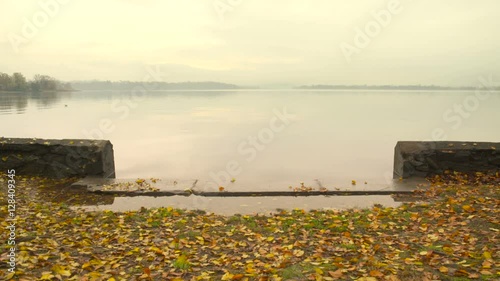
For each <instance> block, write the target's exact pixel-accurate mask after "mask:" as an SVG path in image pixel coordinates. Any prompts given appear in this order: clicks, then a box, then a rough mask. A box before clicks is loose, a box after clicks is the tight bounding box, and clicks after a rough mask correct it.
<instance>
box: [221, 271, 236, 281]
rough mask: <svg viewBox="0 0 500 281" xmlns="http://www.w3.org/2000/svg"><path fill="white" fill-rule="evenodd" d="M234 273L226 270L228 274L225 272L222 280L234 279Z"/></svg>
mask: <svg viewBox="0 0 500 281" xmlns="http://www.w3.org/2000/svg"><path fill="white" fill-rule="evenodd" d="M233 277H234V275H233V274H231V273H229V272H226V274H224V275H223V276H222V278H221V280H231V279H233Z"/></svg>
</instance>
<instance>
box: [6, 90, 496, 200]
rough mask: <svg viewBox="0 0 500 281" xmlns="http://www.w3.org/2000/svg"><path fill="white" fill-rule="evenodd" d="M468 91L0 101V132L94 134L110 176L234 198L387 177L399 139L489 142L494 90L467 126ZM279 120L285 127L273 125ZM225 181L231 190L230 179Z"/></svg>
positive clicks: (93, 95)
mask: <svg viewBox="0 0 500 281" xmlns="http://www.w3.org/2000/svg"><path fill="white" fill-rule="evenodd" d="M471 95H474V92H473V91H434V92H433V91H419V92H417V91H341V90H337V91H310V90H279V91H278V90H276V91H272V90H240V91H234V90H231V91H150V92H147V93H146V95H145V96H137V95H134V93H131V92H120V91H81V92H73V93H41V94H18V93H15V94H6V93H2V94H1V96H0V108H1V109H0V113H1V114H0V123H1V124H2V136H6V137H37V138H49V139H50V138H55V139H61V138H76V139H79V138H103V139H109V140H111V142H112V143H113V145H114V151H115V162H116V163H115V164H116V165H115V166H116V169H117V170H116V173H117V177H119V178H137V177H143V178H149V177H159V178H177V179H179V180H185V179H199V180H200V182H203V181H212V182H214V181H215V184H214V186H216V187H218V186H219V185H220V186H224V187H225V188H226V189H231V188H233V189H232V190H234V191H237V190H239V189H240V187H241V188H244V187H246V186H251V187H252V188H259V189H261V190H262V189H268V188H270V187H272V188H273V189H278V190H280V189H287V188H288V186H290V185H293V186H299V184H300V182H304V183H305V185H313V184H315V179H319V180H321V182H322V183H323V184H325V185H326V186H327V187H328V188H331V187H341V188H343V187H346V186H348V187H350V186H351V180H356V181H357V183H358V184H357V185H356V186H353V187H352V188H365V184H364V182H367V185H366V188H369V187H370V186H372V185H376V186H377V185H384V184H387V183H389V182H390V181H391V180H392V179H391V177H392V166H393V157H394V146H395V144H396V142H397V141H399V140H430V139H432V138H433V137H435V136H436V133H435V132H436V131H438V132H440V134H439V136H440V137H441V136H442V139H443V140H458V141H460V140H463V141H466V140H467V141H498V139H500V130H498V128H499V127H500V111H498V108H500V93H498V92H497V93H493V94H492V95H491V96H490V97H489V98H488V100H481V101H479V103H478V105H477V108H475V109H474V111H470V112H468V113H469V115H467V118H465V117H463V118H461V119H460V121H461V123H460V124H459V126H456V125H457V123H456V121H450V118H448V119H447V118H444V117H443V116H446V114H445V113H446V112H448V113H450V112H449V110H451V115H449V116H448V117H454V118H452V119H451V120H456V118H458V117H457V116H459V115H457V114H455V112H454V111H453V110H454V108H455V105H457V104H463V102H464V101H466V100H470V99H468V97H469V96H471ZM276 112H279V113H278V115H279V116H281V117H283V116H288V115H291V116H289V117H287V120H288V121H289V122H288V123H287V122H283V121H282V118H281V119H276V118H277V113H276ZM233 179H234V180H235V181H236V182H235V183H236V184H233V185H232V183H231V181H232V180H233Z"/></svg>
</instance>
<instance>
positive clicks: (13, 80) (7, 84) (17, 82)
mask: <svg viewBox="0 0 500 281" xmlns="http://www.w3.org/2000/svg"><path fill="white" fill-rule="evenodd" d="M71 90H73V88H72V87H71V84H70V83H63V82H60V81H58V80H56V79H55V78H53V77H50V76H47V75H40V74H37V75H35V76H34V77H33V80H30V81H28V80H26V77H24V75H23V74H21V73H19V72H16V73H13V74H12V75H9V74H7V73H2V72H0V91H19V92H22V91H33V92H42V91H71Z"/></svg>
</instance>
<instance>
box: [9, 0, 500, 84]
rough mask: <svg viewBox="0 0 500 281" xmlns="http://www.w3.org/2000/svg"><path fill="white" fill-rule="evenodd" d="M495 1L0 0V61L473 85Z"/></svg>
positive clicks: (53, 70) (489, 41)
mask: <svg viewBox="0 0 500 281" xmlns="http://www.w3.org/2000/svg"><path fill="white" fill-rule="evenodd" d="M498 11H500V1H498V0H477V1H472V0H439V1H435V0H413V1H412V0H352V1H344V0H182V1H181V0H177V1H172V0H163V1H161V0H106V1H102V0H101V1H99V0H37V1H31V0H24V1H19V0H0V35H1V37H0V72H6V73H13V72H22V73H24V74H25V75H26V76H27V77H28V78H32V77H33V75H35V74H47V75H50V76H53V77H56V78H57V79H60V80H63V81H72V80H91V79H98V80H112V81H118V80H132V81H144V79H146V78H145V77H148V69H150V68H151V67H154V68H155V69H159V70H160V71H161V73H162V75H161V78H157V79H158V80H161V81H166V82H181V81H217V82H226V83H233V84H238V85H246V86H263V87H266V86H268V87H289V86H299V85H310V84H369V85H384V84H393V85H407V84H422V85H428V84H434V85H442V86H476V85H478V83H479V82H478V77H481V76H487V75H498V73H499V71H500V35H499V34H500V33H499V32H498V27H500V17H499V16H498ZM158 77H159V76H158Z"/></svg>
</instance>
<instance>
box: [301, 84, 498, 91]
mask: <svg viewBox="0 0 500 281" xmlns="http://www.w3.org/2000/svg"><path fill="white" fill-rule="evenodd" d="M296 89H314V90H322V89H325V90H326V89H338V90H351V89H352V90H475V89H477V87H443V86H435V85H400V86H397V85H307V86H300V87H296ZM492 90H500V87H493V88H492Z"/></svg>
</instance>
